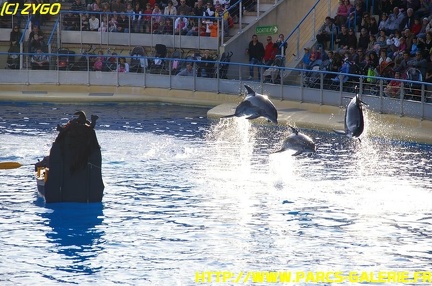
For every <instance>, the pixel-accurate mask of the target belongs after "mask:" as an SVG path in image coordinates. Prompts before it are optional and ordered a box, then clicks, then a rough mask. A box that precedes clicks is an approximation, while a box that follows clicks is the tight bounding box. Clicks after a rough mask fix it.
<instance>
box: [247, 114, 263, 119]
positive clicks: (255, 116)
mask: <svg viewBox="0 0 432 286" xmlns="http://www.w3.org/2000/svg"><path fill="white" fill-rule="evenodd" d="M260 116H261V115H259V114H252V115H251V116H248V117H246V119H249V120H251V119H256V118H258V117H260Z"/></svg>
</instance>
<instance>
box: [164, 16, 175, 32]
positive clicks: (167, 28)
mask: <svg viewBox="0 0 432 286" xmlns="http://www.w3.org/2000/svg"><path fill="white" fill-rule="evenodd" d="M161 31H162V34H164V35H172V34H173V32H174V25H173V21H172V20H171V19H170V18H168V19H166V20H165V25H163V26H162V30H161Z"/></svg>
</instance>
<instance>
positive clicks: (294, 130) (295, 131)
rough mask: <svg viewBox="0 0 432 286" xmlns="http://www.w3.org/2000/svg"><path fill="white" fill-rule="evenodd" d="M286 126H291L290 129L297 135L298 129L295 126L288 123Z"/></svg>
mask: <svg viewBox="0 0 432 286" xmlns="http://www.w3.org/2000/svg"><path fill="white" fill-rule="evenodd" d="M288 127H289V128H291V130H292V131H293V132H294V133H295V134H296V135H298V132H299V131H298V129H297V128H295V127H292V126H291V125H288Z"/></svg>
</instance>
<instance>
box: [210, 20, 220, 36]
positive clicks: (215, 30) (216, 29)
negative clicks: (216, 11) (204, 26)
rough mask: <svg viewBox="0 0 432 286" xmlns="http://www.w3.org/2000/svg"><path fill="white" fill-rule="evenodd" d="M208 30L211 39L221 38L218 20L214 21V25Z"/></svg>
mask: <svg viewBox="0 0 432 286" xmlns="http://www.w3.org/2000/svg"><path fill="white" fill-rule="evenodd" d="M208 28H209V30H210V37H212V38H217V37H218V36H219V25H218V22H217V20H216V19H213V23H212V24H210V25H209V26H208Z"/></svg>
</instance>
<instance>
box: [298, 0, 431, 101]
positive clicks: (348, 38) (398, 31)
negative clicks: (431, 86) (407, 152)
mask: <svg viewBox="0 0 432 286" xmlns="http://www.w3.org/2000/svg"><path fill="white" fill-rule="evenodd" d="M370 4H371V2H370V1H369V3H368V2H367V1H366V0H341V1H340V2H339V7H338V9H337V14H336V16H335V17H334V18H331V17H327V18H326V20H325V23H324V24H323V25H322V26H321V28H320V29H319V31H318V33H317V35H316V40H317V44H318V45H317V46H318V48H319V49H322V51H321V52H318V51H312V52H311V49H308V50H307V51H306V53H305V56H304V57H303V65H304V67H305V68H311V67H312V64H311V62H312V63H313V62H315V61H316V60H317V59H318V60H320V62H321V63H322V64H323V65H325V66H323V69H327V70H330V71H338V72H341V71H342V69H344V68H346V65H344V64H345V63H348V64H349V66H350V67H349V72H350V73H359V74H364V75H372V74H373V75H378V76H382V77H388V78H394V76H395V74H397V76H398V78H401V79H410V80H423V81H426V82H432V77H431V76H430V75H432V61H431V58H432V57H431V55H432V1H430V0H378V1H374V4H375V6H376V7H371V6H370ZM368 5H369V6H368ZM371 11H376V13H377V14H371V13H370V12H371ZM312 58H313V59H312ZM412 70H415V71H416V73H413V72H412ZM410 76H413V77H410ZM394 89H395V88H394V87H393V88H392V90H394ZM391 94H393V95H394V94H395V93H394V92H392V93H391Z"/></svg>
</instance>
